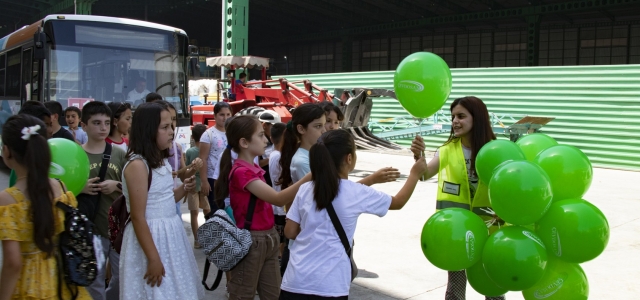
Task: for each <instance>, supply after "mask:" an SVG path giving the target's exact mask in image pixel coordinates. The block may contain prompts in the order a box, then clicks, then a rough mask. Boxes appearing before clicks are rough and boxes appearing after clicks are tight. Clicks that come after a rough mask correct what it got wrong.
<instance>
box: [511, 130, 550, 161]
mask: <svg viewBox="0 0 640 300" xmlns="http://www.w3.org/2000/svg"><path fill="white" fill-rule="evenodd" d="M516 144H517V145H518V146H519V147H520V149H522V152H523V153H524V156H525V157H526V158H527V160H528V161H533V160H534V159H535V158H536V156H537V155H538V154H540V152H542V151H544V150H547V149H548V148H550V147H553V146H555V145H558V142H556V140H554V139H553V138H552V137H550V136H548V135H546V134H542V133H532V134H528V135H525V136H523V137H522V138H520V139H518V141H517V142H516Z"/></svg>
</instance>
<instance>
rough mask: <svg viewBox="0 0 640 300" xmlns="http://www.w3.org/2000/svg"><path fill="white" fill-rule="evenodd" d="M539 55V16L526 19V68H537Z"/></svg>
mask: <svg viewBox="0 0 640 300" xmlns="http://www.w3.org/2000/svg"><path fill="white" fill-rule="evenodd" d="M539 53H540V15H533V16H528V17H527V66H530V67H531V66H537V65H538V57H539Z"/></svg>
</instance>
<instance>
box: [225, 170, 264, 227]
mask: <svg viewBox="0 0 640 300" xmlns="http://www.w3.org/2000/svg"><path fill="white" fill-rule="evenodd" d="M238 168H240V167H235V168H233V170H231V175H230V176H229V183H231V179H233V174H234V173H235V172H236V170H237V169H238ZM247 192H248V191H247ZM249 193H250V194H251V196H249V207H248V208H247V215H246V216H245V217H244V227H243V228H244V229H246V230H251V224H253V212H254V211H255V209H256V202H257V200H258V197H257V196H256V195H254V194H253V193H251V192H249Z"/></svg>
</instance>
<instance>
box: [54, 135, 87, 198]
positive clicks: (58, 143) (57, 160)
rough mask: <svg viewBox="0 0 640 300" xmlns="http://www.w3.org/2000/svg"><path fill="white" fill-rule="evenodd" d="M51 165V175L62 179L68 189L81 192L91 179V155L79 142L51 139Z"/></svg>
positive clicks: (76, 193) (75, 192) (76, 192)
mask: <svg viewBox="0 0 640 300" xmlns="http://www.w3.org/2000/svg"><path fill="white" fill-rule="evenodd" d="M47 142H48V143H49V149H50V150H51V166H50V168H49V177H50V178H57V179H60V180H61V181H62V182H63V183H64V184H65V186H66V187H67V190H69V191H71V192H73V194H74V195H76V196H77V195H78V194H80V192H81V191H82V189H83V188H84V186H85V184H86V183H87V180H88V179H89V157H87V153H86V152H84V149H82V147H81V146H80V145H78V144H77V143H75V142H73V141H70V140H67V139H63V138H55V139H49V140H48V141H47Z"/></svg>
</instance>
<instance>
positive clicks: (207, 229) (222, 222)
mask: <svg viewBox="0 0 640 300" xmlns="http://www.w3.org/2000/svg"><path fill="white" fill-rule="evenodd" d="M256 199H257V197H256V196H255V195H253V194H251V198H250V200H249V208H248V210H247V216H246V219H245V222H244V228H245V229H240V228H238V226H236V224H235V223H234V222H233V221H232V220H231V218H230V217H229V215H228V214H227V212H226V211H224V210H223V209H218V210H217V211H216V212H215V213H214V214H213V216H211V218H209V220H207V222H205V223H204V224H202V226H200V227H199V228H198V243H200V245H201V246H202V251H203V252H204V254H205V255H206V256H207V260H206V262H205V264H204V274H203V277H202V285H204V287H205V288H206V289H207V290H209V291H213V290H215V289H216V288H217V287H218V285H219V284H220V280H221V279H222V272H223V271H224V272H226V271H229V270H231V269H233V267H235V266H236V265H237V264H238V263H239V262H240V261H241V260H242V259H243V258H244V257H245V256H246V255H247V253H249V248H250V247H251V232H249V228H251V223H252V219H253V211H254V209H255V207H256ZM211 263H213V264H214V265H216V267H217V268H218V275H217V276H216V280H215V282H214V283H213V286H211V287H209V286H207V283H206V282H207V276H208V275H209V267H210V266H211Z"/></svg>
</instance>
